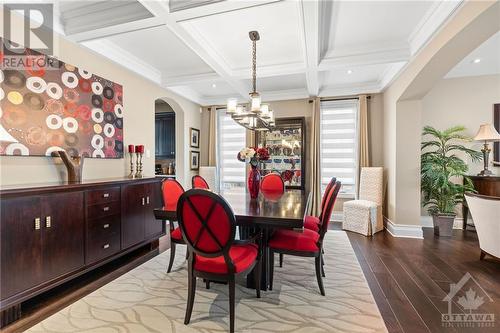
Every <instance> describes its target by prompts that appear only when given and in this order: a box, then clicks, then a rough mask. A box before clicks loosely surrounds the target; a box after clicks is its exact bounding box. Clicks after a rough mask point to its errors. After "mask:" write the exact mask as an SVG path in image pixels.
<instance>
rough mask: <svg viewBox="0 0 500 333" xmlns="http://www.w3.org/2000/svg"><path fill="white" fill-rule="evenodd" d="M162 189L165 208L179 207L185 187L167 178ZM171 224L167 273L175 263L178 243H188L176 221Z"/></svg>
mask: <svg viewBox="0 0 500 333" xmlns="http://www.w3.org/2000/svg"><path fill="white" fill-rule="evenodd" d="M161 190H162V194H163V209H164V210H169V211H175V210H176V209H177V202H178V201H179V198H180V197H181V195H182V194H183V193H184V188H183V187H182V185H181V184H180V183H179V182H178V181H177V180H175V179H171V178H167V179H165V180H164V181H163V184H162V186H161ZM169 226H170V261H169V263H168V268H167V273H170V271H171V270H172V265H173V264H174V258H175V247H176V244H186V243H184V240H183V239H182V235H181V230H180V229H179V228H176V227H175V226H174V221H169ZM186 251H187V249H186ZM186 258H187V252H186Z"/></svg>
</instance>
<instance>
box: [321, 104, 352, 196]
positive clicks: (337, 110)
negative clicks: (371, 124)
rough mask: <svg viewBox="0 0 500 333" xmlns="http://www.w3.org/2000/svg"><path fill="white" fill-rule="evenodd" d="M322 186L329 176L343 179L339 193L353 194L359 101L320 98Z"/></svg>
mask: <svg viewBox="0 0 500 333" xmlns="http://www.w3.org/2000/svg"><path fill="white" fill-rule="evenodd" d="M320 112H321V120H320V126H321V133H320V136H321V139H320V142H321V148H320V149H321V187H322V192H323V191H324V190H325V188H326V185H327V184H328V182H329V181H330V179H331V178H332V177H336V178H337V180H339V181H341V182H342V188H341V190H340V195H342V196H343V197H355V194H356V181H357V172H358V166H357V165H358V144H357V142H358V128H357V127H358V126H357V124H358V101H357V100H343V101H322V102H321V105H320Z"/></svg>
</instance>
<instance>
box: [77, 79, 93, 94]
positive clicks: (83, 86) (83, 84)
mask: <svg viewBox="0 0 500 333" xmlns="http://www.w3.org/2000/svg"><path fill="white" fill-rule="evenodd" d="M78 86H79V87H80V90H81V91H83V92H86V93H89V92H91V91H92V85H91V83H90V81H89V80H86V79H80V80H79V81H78Z"/></svg>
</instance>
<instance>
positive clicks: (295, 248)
mask: <svg viewBox="0 0 500 333" xmlns="http://www.w3.org/2000/svg"><path fill="white" fill-rule="evenodd" d="M340 187H341V183H340V182H338V181H337V182H335V185H334V186H333V188H332V190H330V193H329V194H328V197H327V198H326V207H325V213H324V214H323V215H322V216H321V226H320V229H319V232H316V231H313V230H310V229H304V230H303V232H297V231H293V230H277V231H276V232H275V233H274V235H273V236H272V237H271V239H270V240H269V252H270V261H271V262H270V281H269V289H270V290H272V289H273V280H274V253H283V254H287V255H294V256H299V257H314V258H315V264H316V278H317V280H318V285H319V290H320V292H321V295H323V296H325V288H324V287H323V277H322V260H323V256H322V250H323V239H324V237H325V234H326V232H327V231H328V224H329V222H330V217H331V215H332V210H333V205H334V204H335V200H336V198H337V195H338V193H339V190H340Z"/></svg>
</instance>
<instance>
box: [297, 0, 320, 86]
mask: <svg viewBox="0 0 500 333" xmlns="http://www.w3.org/2000/svg"><path fill="white" fill-rule="evenodd" d="M297 5H298V6H299V17H300V26H301V29H300V30H301V38H302V47H303V53H304V57H305V63H306V82H307V91H308V92H309V95H310V96H317V95H318V92H319V76H318V74H319V73H318V62H319V44H320V42H319V1H318V0H301V1H300V2H298V3H297Z"/></svg>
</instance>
